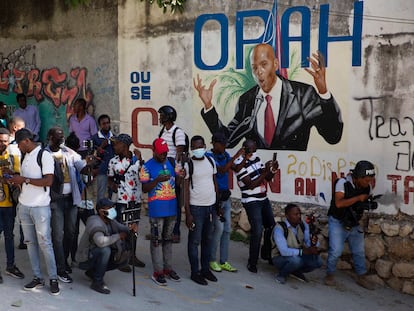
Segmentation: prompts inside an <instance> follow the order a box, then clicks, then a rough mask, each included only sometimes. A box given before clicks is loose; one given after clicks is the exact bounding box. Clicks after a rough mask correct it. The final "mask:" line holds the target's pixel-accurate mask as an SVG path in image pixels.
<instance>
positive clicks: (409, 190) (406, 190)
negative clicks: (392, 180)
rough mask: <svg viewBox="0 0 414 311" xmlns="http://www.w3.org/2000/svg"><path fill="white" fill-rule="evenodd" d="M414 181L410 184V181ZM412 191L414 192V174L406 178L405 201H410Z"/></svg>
mask: <svg viewBox="0 0 414 311" xmlns="http://www.w3.org/2000/svg"><path fill="white" fill-rule="evenodd" d="M411 182H412V183H413V184H412V185H411V186H410V183H411ZM410 192H413V193H414V176H405V178H404V203H405V204H408V202H409V201H410V197H409V194H410Z"/></svg>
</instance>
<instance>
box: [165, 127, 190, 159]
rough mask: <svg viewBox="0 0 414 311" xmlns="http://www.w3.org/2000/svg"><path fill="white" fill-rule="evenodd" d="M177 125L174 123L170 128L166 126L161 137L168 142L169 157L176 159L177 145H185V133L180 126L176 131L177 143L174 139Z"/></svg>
mask: <svg viewBox="0 0 414 311" xmlns="http://www.w3.org/2000/svg"><path fill="white" fill-rule="evenodd" d="M175 128H177V125H175V124H174V125H173V126H172V127H171V128H170V129H169V130H167V129H166V128H165V129H164V131H163V132H162V135H161V138H162V139H164V140H165V141H166V142H167V145H168V154H167V157H171V158H174V159H175V156H176V155H177V146H185V134H184V131H183V130H182V129H180V128H177V130H176V131H175V145H174V140H173V133H174V130H175Z"/></svg>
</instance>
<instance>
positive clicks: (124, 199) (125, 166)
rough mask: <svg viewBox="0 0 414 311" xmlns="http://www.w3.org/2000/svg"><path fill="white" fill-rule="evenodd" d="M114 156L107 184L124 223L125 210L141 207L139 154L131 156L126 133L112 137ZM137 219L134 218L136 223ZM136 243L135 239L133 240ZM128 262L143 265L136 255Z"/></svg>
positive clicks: (138, 265) (119, 217)
mask: <svg viewBox="0 0 414 311" xmlns="http://www.w3.org/2000/svg"><path fill="white" fill-rule="evenodd" d="M112 143H113V148H114V152H115V157H113V158H112V159H111V160H109V164H108V186H109V188H111V190H112V191H113V192H114V193H116V197H117V199H116V210H117V215H118V216H117V220H118V221H119V222H121V223H124V220H123V216H124V215H126V214H125V211H126V210H132V209H139V208H140V207H141V193H142V186H141V183H140V181H139V176H138V174H139V168H140V166H141V165H142V158H141V157H140V156H141V154H140V153H139V152H136V154H138V157H136V156H133V154H132V152H131V151H130V150H129V147H130V146H131V144H132V138H131V136H129V135H128V134H119V135H118V136H113V137H112ZM138 221H139V219H136V223H137V224H138ZM134 242H135V243H136V239H135V241H134ZM129 264H131V265H132V264H133V265H134V266H137V267H145V263H143V262H142V261H141V260H139V259H138V258H137V257H136V256H134V257H133V259H131V260H130V262H129ZM121 271H124V272H130V271H131V268H130V267H129V266H125V267H123V268H122V269H121Z"/></svg>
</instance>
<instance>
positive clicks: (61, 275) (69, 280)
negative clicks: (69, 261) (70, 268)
mask: <svg viewBox="0 0 414 311" xmlns="http://www.w3.org/2000/svg"><path fill="white" fill-rule="evenodd" d="M58 279H59V280H60V281H62V282H63V283H72V282H73V279H72V278H71V277H70V276H69V274H67V273H66V272H63V273H58Z"/></svg>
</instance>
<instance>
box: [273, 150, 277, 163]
mask: <svg viewBox="0 0 414 311" xmlns="http://www.w3.org/2000/svg"><path fill="white" fill-rule="evenodd" d="M276 160H277V152H273V162H276Z"/></svg>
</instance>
